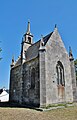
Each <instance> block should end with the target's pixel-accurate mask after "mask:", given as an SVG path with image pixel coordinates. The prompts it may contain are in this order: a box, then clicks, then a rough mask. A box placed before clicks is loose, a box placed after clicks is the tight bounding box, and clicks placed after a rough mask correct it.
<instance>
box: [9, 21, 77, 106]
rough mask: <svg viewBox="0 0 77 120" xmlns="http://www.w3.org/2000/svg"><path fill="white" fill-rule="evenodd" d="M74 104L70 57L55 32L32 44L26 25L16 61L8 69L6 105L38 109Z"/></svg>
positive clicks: (76, 98) (75, 94) (75, 90)
mask: <svg viewBox="0 0 77 120" xmlns="http://www.w3.org/2000/svg"><path fill="white" fill-rule="evenodd" d="M75 101H77V86H76V76H75V67H74V58H73V55H72V50H71V48H70V50H69V55H68V53H67V51H66V49H65V46H64V44H63V41H62V39H61V36H60V35H59V32H58V29H57V27H56V26H55V29H54V31H53V32H51V33H49V34H48V35H46V36H45V37H43V36H42V37H41V40H39V41H37V42H36V43H33V35H32V34H31V32H30V22H28V26H27V32H26V33H25V34H24V36H23V39H22V44H21V54H20V56H19V58H18V60H17V61H16V62H14V58H12V64H11V70H10V102H16V103H20V104H24V105H27V104H28V105H32V106H38V107H44V106H48V105H49V104H59V103H72V102H75Z"/></svg>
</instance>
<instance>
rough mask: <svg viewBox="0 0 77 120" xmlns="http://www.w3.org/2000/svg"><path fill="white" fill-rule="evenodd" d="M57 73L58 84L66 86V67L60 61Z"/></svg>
mask: <svg viewBox="0 0 77 120" xmlns="http://www.w3.org/2000/svg"><path fill="white" fill-rule="evenodd" d="M56 73H57V84H58V85H62V86H65V80H64V67H63V65H62V63H61V62H60V61H58V62H57V65H56Z"/></svg>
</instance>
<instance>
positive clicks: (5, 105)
mask: <svg viewBox="0 0 77 120" xmlns="http://www.w3.org/2000/svg"><path fill="white" fill-rule="evenodd" d="M0 107H4V108H7V107H10V108H30V109H36V108H38V107H39V105H38V106H34V105H24V104H19V103H10V102H0Z"/></svg>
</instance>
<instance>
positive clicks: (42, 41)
mask: <svg viewBox="0 0 77 120" xmlns="http://www.w3.org/2000/svg"><path fill="white" fill-rule="evenodd" d="M41 45H42V46H44V40H43V35H41Z"/></svg>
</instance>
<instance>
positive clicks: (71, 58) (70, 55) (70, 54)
mask: <svg viewBox="0 0 77 120" xmlns="http://www.w3.org/2000/svg"><path fill="white" fill-rule="evenodd" d="M69 58H70V60H74V58H73V54H72V49H71V47H69Z"/></svg>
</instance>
